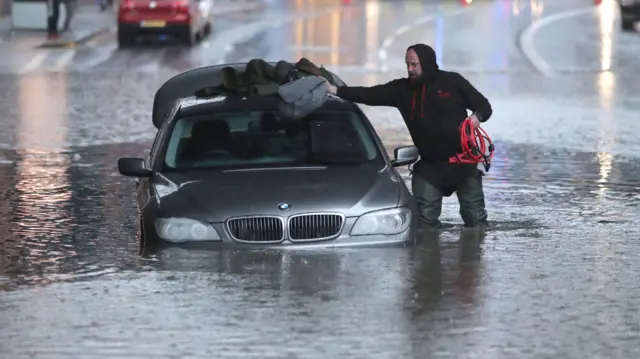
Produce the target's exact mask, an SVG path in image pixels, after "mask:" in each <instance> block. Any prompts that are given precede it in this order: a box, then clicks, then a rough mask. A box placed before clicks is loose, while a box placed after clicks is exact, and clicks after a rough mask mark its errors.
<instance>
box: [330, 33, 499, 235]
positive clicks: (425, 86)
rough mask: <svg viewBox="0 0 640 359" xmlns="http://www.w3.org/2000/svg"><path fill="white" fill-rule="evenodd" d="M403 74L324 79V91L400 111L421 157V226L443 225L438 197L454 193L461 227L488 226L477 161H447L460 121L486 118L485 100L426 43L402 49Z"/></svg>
mask: <svg viewBox="0 0 640 359" xmlns="http://www.w3.org/2000/svg"><path fill="white" fill-rule="evenodd" d="M405 61H406V64H407V71H408V75H409V77H408V78H401V79H395V80H392V81H390V82H388V83H386V84H383V85H377V86H372V87H359V86H358V87H355V86H343V87H337V88H336V87H335V86H333V85H330V84H328V86H329V93H331V94H334V95H336V96H338V97H340V98H343V99H345V100H348V101H353V102H357V103H362V104H365V105H369V106H390V107H395V108H397V109H398V110H399V111H400V114H401V115H402V118H403V119H404V122H405V124H406V125H407V128H408V129H409V133H410V134H411V138H412V139H413V142H414V144H415V145H416V147H418V151H419V153H420V161H418V162H417V163H416V164H415V166H414V171H413V176H412V180H411V185H412V187H413V195H414V197H415V199H416V202H417V204H418V210H419V212H420V213H419V215H420V222H421V226H422V227H426V228H435V229H438V228H442V223H441V222H440V220H439V218H440V214H441V212H442V198H443V196H446V197H449V196H451V195H452V194H453V192H456V195H457V196H458V202H459V204H460V215H461V216H462V219H463V221H464V223H465V227H477V226H483V227H484V226H486V225H487V211H486V209H485V201H484V192H483V188H482V176H483V173H482V172H481V171H480V170H478V169H477V164H457V163H449V158H451V157H453V156H455V155H456V154H459V153H461V152H462V146H461V143H460V125H461V124H462V122H463V121H464V120H465V119H466V118H467V117H468V116H467V109H469V110H471V111H472V112H473V114H472V115H471V116H470V118H471V121H472V123H473V125H474V126H475V127H478V126H479V125H480V122H485V121H487V120H488V119H489V117H491V114H492V112H493V111H492V109H491V104H490V103H489V101H488V100H487V99H486V98H485V97H484V96H483V95H482V94H481V93H480V92H479V91H478V90H477V89H476V88H475V87H473V85H471V84H470V83H469V81H467V80H466V79H465V78H464V77H463V76H462V75H460V74H458V73H455V72H448V71H442V70H440V69H439V67H438V64H437V62H436V53H435V51H434V50H433V49H432V48H431V47H430V46H428V45H425V44H416V45H412V46H410V47H409V48H408V49H407V53H406V57H405Z"/></svg>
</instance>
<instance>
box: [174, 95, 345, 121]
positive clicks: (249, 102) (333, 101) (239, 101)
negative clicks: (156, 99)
mask: <svg viewBox="0 0 640 359" xmlns="http://www.w3.org/2000/svg"><path fill="white" fill-rule="evenodd" d="M279 104H280V98H279V96H278V95H277V94H273V95H266V96H254V97H248V98H246V97H240V96H224V95H221V96H216V97H210V98H198V97H195V96H191V97H188V98H185V99H183V100H181V101H180V111H179V113H180V115H181V116H199V115H206V114H211V113H217V112H223V111H230V112H231V111H236V110H238V109H239V108H241V109H242V110H245V111H274V112H276V111H277V110H278V105H279ZM321 109H322V110H339V111H358V107H357V106H356V105H355V104H354V103H352V102H349V101H345V100H343V99H341V98H339V97H336V96H333V95H329V96H328V97H327V100H326V101H325V102H324V104H323V105H322V107H321Z"/></svg>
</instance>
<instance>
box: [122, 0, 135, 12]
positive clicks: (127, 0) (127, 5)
mask: <svg viewBox="0 0 640 359" xmlns="http://www.w3.org/2000/svg"><path fill="white" fill-rule="evenodd" d="M135 7H136V6H135V4H134V3H133V1H132V0H123V1H121V2H120V11H131V10H133V9H135Z"/></svg>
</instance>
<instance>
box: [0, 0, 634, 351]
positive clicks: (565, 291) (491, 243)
mask: <svg viewBox="0 0 640 359" xmlns="http://www.w3.org/2000/svg"><path fill="white" fill-rule="evenodd" d="M300 3H302V2H300ZM538 3H543V2H538ZM273 4H274V5H273V8H272V9H271V11H281V9H280V10H279V8H278V6H276V5H277V4H280V3H279V2H274V3H273ZM292 4H293V3H292ZM295 4H298V5H295ZM295 4H294V5H295V6H299V3H297V2H296V3H295ZM376 4H377V5H376ZM505 4H506V5H505ZM281 5H282V4H281ZM294 5H291V6H294ZM282 6H283V8H284V5H282ZM412 6H413V7H412ZM429 6H431V5H429ZM429 6H424V7H416V6H415V5H409V3H408V2H407V3H403V5H402V7H394V5H393V2H380V3H379V2H373V1H372V2H367V3H366V4H365V3H358V2H354V3H353V4H352V5H345V6H343V7H341V8H340V9H339V11H329V12H327V13H322V11H325V10H318V11H317V12H314V11H315V10H309V9H307V10H304V11H303V10H295V11H294V10H289V12H290V14H289V15H291V20H290V21H288V22H284V23H282V24H273V25H272V26H269V27H268V28H266V27H261V26H258V25H256V24H255V21H259V19H260V16H262V15H260V14H257V13H249V14H243V15H237V16H243V18H245V19H247V21H246V23H243V24H238V26H240V25H242V26H244V25H249V24H253V25H255V26H254V28H253V29H249V28H245V30H243V31H246V34H247V36H245V38H243V39H240V40H238V42H236V43H235V45H233V46H232V44H229V46H228V47H225V48H226V49H227V50H228V51H227V52H225V53H224V54H221V53H219V52H218V51H214V50H217V49H218V48H217V47H216V48H207V47H206V46H205V44H201V45H199V46H198V47H196V48H194V49H192V50H187V49H180V50H173V49H171V48H169V49H165V48H151V47H150V48H147V47H143V48H139V49H135V50H129V49H127V50H119V51H116V50H113V48H112V47H113V43H112V39H111V40H110V39H109V38H104V39H101V40H100V41H101V42H99V43H96V44H95V46H93V47H91V46H89V47H87V48H81V49H78V50H77V54H76V56H75V57H74V59H77V61H78V62H77V63H75V65H77V66H76V67H74V66H75V65H74V63H72V64H71V67H70V68H69V69H68V70H65V71H47V70H46V69H43V70H42V71H35V72H33V73H29V74H17V73H12V72H11V71H7V72H5V73H1V74H0V88H1V89H2V90H3V93H5V94H6V95H5V96H4V98H3V99H2V100H0V113H2V114H3V115H2V117H1V118H2V120H1V121H0V218H2V220H1V221H0V353H2V355H0V357H1V358H2V359H4V358H7V359H14V358H15V359H22V358H65V359H67V358H154V359H155V358H211V357H219V358H323V359H324V358H363V357H366V358H391V357H395V358H398V357H400V358H436V357H442V358H487V359H494V358H509V359H510V358H527V359H528V358H536V359H537V358H624V359H627V358H637V357H640V324H639V323H640V306H639V305H638V302H640V289H639V288H638V285H637V278H638V276H639V275H640V262H638V260H637V258H638V256H639V255H640V242H639V240H640V226H639V225H638V224H637V221H638V219H639V218H640V156H638V153H640V152H639V151H640V145H639V144H638V142H637V138H638V137H639V135H640V123H638V121H635V120H634V119H636V118H637V117H638V115H637V113H638V109H640V101H639V100H638V99H637V96H635V94H637V93H639V92H640V83H638V82H637V81H634V80H633V77H632V76H631V75H630V74H633V73H635V72H637V66H638V63H637V61H636V62H633V61H630V60H629V59H633V58H634V57H635V58H636V59H637V55H638V53H639V51H640V50H638V49H640V48H639V47H637V46H635V47H633V46H630V45H629V44H631V42H632V41H636V40H640V37H639V36H638V34H626V33H624V34H623V33H619V32H618V27H619V26H618V24H619V22H618V21H619V19H618V15H617V13H613V14H614V15H611V14H612V13H611V12H610V11H609V12H608V10H607V8H604V10H602V9H601V10H597V11H596V10H594V11H591V10H585V9H583V10H581V11H583V12H582V13H580V14H578V15H575V16H568V17H566V18H564V19H562V20H558V21H555V22H549V23H546V25H545V26H543V27H540V28H536V30H535V31H533V38H532V39H533V40H526V38H527V36H530V35H531V34H532V31H531V30H527V29H530V28H531V27H530V25H531V24H532V19H534V18H535V16H538V17H541V18H544V17H545V16H553V15H556V17H558V16H560V15H562V14H565V15H566V14H567V13H568V12H572V11H573V12H576V9H580V6H586V5H584V4H578V2H577V1H566V2H565V1H562V2H560V1H556V2H552V1H548V2H544V9H543V10H541V5H540V6H539V7H537V6H532V5H531V4H529V2H527V4H526V5H523V4H521V3H518V2H516V1H513V2H510V1H500V2H486V3H484V4H480V5H476V4H474V5H473V6H472V7H466V8H460V7H458V6H457V5H455V6H454V5H452V4H445V5H444V6H440V5H438V4H437V3H436V2H434V4H433V5H432V6H434V7H429ZM294 9H295V7H294ZM283 11H284V10H283ZM434 11H435V13H437V14H440V15H442V16H441V17H439V18H438V19H439V20H429V19H430V18H429V16H432V14H433V13H434ZM310 14H314V15H313V16H316V17H313V18H312V16H311V15H310ZM296 16H307V17H308V18H307V19H298V20H293V19H294V18H296ZM488 16H489V17H491V21H490V22H489V23H487V22H486V21H485V20H484V19H486V18H487V17H488ZM407 23H409V24H414V25H412V26H409V27H408V28H407V27H402V26H404V24H407ZM461 24H462V25H461ZM543 24H545V23H544V22H543ZM253 25H252V26H253ZM296 29H298V30H296ZM300 29H302V30H300ZM327 29H330V30H327ZM398 29H400V30H402V31H399V30H398ZM258 30H259V31H258ZM252 31H254V32H252ZM296 31H301V32H299V33H298V32H296ZM569 33H571V34H576V35H575V38H569V39H567V38H566V37H567V34H569ZM471 34H473V38H471ZM522 34H525V35H524V36H525V40H524V41H522V42H521V41H520V40H521V39H522V37H521V36H522ZM526 34H529V35H526ZM336 38H337V40H336ZM389 39H391V40H389ZM489 40H493V41H489ZM208 41H210V42H211V43H216V44H218V41H219V40H218V39H217V38H215V37H214V38H212V39H210V40H208ZM417 41H424V42H427V43H432V44H434V47H436V49H437V51H438V54H439V56H440V57H441V58H440V61H441V62H442V64H441V65H443V67H445V68H449V69H452V70H457V71H461V72H462V73H463V74H464V75H465V76H466V77H467V78H468V79H469V80H470V81H471V82H472V83H473V84H474V85H475V86H476V87H477V88H478V89H480V90H481V91H483V92H484V93H485V94H486V96H487V97H488V98H489V99H490V101H491V102H492V104H493V106H494V110H495V113H494V116H493V117H492V119H491V120H490V121H489V122H488V123H487V124H486V129H487V131H489V133H490V135H491V136H492V138H493V139H494V141H495V143H496V147H497V153H496V157H495V158H494V164H493V166H492V169H491V171H490V172H489V174H488V175H487V177H485V178H486V180H485V189H486V196H487V207H488V208H487V209H488V211H489V216H490V218H489V219H490V220H491V221H492V223H493V226H492V227H491V228H490V229H488V230H487V231H486V232H479V231H475V230H468V231H463V230H462V229H461V228H460V227H461V223H462V222H461V220H460V219H459V215H458V213H457V211H458V206H457V200H456V198H455V196H453V197H450V198H446V199H445V202H444V208H443V215H442V219H443V221H445V222H448V223H452V224H454V225H455V227H454V228H453V229H452V230H447V231H444V232H442V233H440V234H438V235H434V234H423V235H422V236H421V238H420V239H419V241H418V244H416V245H415V246H412V247H407V248H384V249H357V250H356V249H352V250H349V249H343V250H339V251H319V250H313V251H292V250H286V251H233V250H225V251H202V250H184V249H178V248H173V249H166V250H163V251H161V252H159V253H157V254H156V255H154V256H147V257H140V256H138V255H137V244H136V235H137V233H136V225H135V221H136V215H137V210H136V208H135V204H134V196H133V191H134V188H135V185H134V180H132V179H130V178H126V177H122V176H120V175H119V174H118V173H117V170H116V163H117V159H118V158H119V157H122V156H144V155H146V154H147V153H148V150H149V148H150V145H151V140H152V139H153V136H154V134H155V132H154V131H153V126H152V125H151V121H150V109H151V103H152V99H153V94H154V92H155V90H156V89H157V87H158V86H159V85H160V84H162V83H163V82H164V81H165V80H167V79H168V78H170V77H171V76H173V75H174V74H177V73H178V72H179V71H182V70H186V69H188V68H191V67H195V66H201V65H205V64H207V63H210V62H213V61H219V60H220V59H221V58H222V60H223V61H230V62H231V61H241V60H246V59H247V58H252V57H257V56H267V57H269V56H270V57H271V58H272V59H275V58H277V57H291V58H299V57H301V56H306V57H308V58H310V59H311V60H312V61H314V62H317V63H322V64H325V66H327V67H330V68H332V69H335V71H336V72H338V73H339V74H340V75H341V76H342V77H343V78H344V80H345V81H347V82H348V83H350V84H364V85H373V84H376V83H380V82H383V81H387V80H389V79H391V78H394V77H395V76H402V75H403V72H402V71H403V69H402V66H403V65H402V55H403V53H404V48H405V47H406V46H407V45H409V44H411V43H414V42H417ZM485 41H486V42H485ZM481 42H485V44H484V45H483V46H479V45H477V44H479V43H481ZM522 43H523V44H524V46H523V47H522V46H521V45H519V44H522ZM287 44H288V45H287ZM527 44H533V45H534V47H533V48H531V47H528V46H529V45H527ZM563 46H564V47H563ZM562 47H563V48H564V49H565V52H566V53H568V54H581V56H565V57H563V56H560V55H559V53H558V51H557V49H558V48H562ZM523 49H528V50H526V51H525V50H523ZM531 49H533V50H534V51H533V52H531ZM532 53H534V54H537V55H534V56H533V57H531V54H532ZM105 54H107V55H105ZM471 55H474V56H471ZM536 56H537V57H536ZM541 59H542V60H541ZM89 60H92V62H91V61H89ZM93 60H95V61H93ZM89 63H91V64H92V65H91V66H89V65H87V64H89ZM383 67H385V69H386V71H374V69H375V68H383ZM540 69H542V70H540ZM545 69H551V70H550V71H546V70H545ZM545 71H546V72H545ZM365 111H366V112H367V114H368V115H369V116H370V117H371V120H372V122H373V123H374V125H375V126H376V128H377V129H378V131H379V133H380V135H381V137H382V138H383V141H384V142H385V145H386V146H387V148H388V149H389V151H392V150H393V148H395V147H396V146H399V145H404V144H409V143H410V140H409V138H408V134H407V132H406V129H404V127H403V125H402V123H401V120H400V118H399V115H398V114H397V111H396V110H393V109H388V108H368V107H365ZM402 173H403V174H404V175H405V176H408V173H407V171H406V170H404V169H403V170H402ZM406 178H407V179H409V177H406Z"/></svg>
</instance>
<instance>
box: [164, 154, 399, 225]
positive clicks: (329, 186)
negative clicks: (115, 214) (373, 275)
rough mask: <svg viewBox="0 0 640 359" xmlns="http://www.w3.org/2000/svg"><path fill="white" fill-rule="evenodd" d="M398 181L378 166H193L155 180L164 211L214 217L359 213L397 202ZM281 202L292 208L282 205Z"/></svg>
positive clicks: (393, 204)
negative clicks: (206, 168) (204, 168)
mask: <svg viewBox="0 0 640 359" xmlns="http://www.w3.org/2000/svg"><path fill="white" fill-rule="evenodd" d="M399 186H400V183H399V180H398V178H397V177H396V175H395V174H394V172H393V171H391V170H390V169H389V168H386V167H373V166H365V167H349V168H346V167H309V168H291V169H261V170H243V171H197V172H196V171H193V172H190V173H170V174H164V175H159V176H157V179H156V181H155V188H156V194H157V195H158V197H159V200H160V201H159V203H160V207H161V209H164V210H163V212H166V211H169V212H172V213H175V214H174V215H176V216H177V215H183V216H186V215H192V216H196V217H198V218H201V219H203V220H207V221H212V222H221V221H224V220H225V219H226V218H228V217H234V216H244V215H292V214H297V213H308V212H323V211H331V212H340V213H344V214H345V215H346V216H347V217H350V216H358V215H360V214H362V213H364V212H367V211H370V210H375V209H378V208H388V207H394V206H396V205H397V203H398V199H399V196H400V187H399ZM280 203H287V204H289V206H290V208H289V209H287V210H280V209H279V208H278V205H279V204H280ZM165 215H166V214H165Z"/></svg>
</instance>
